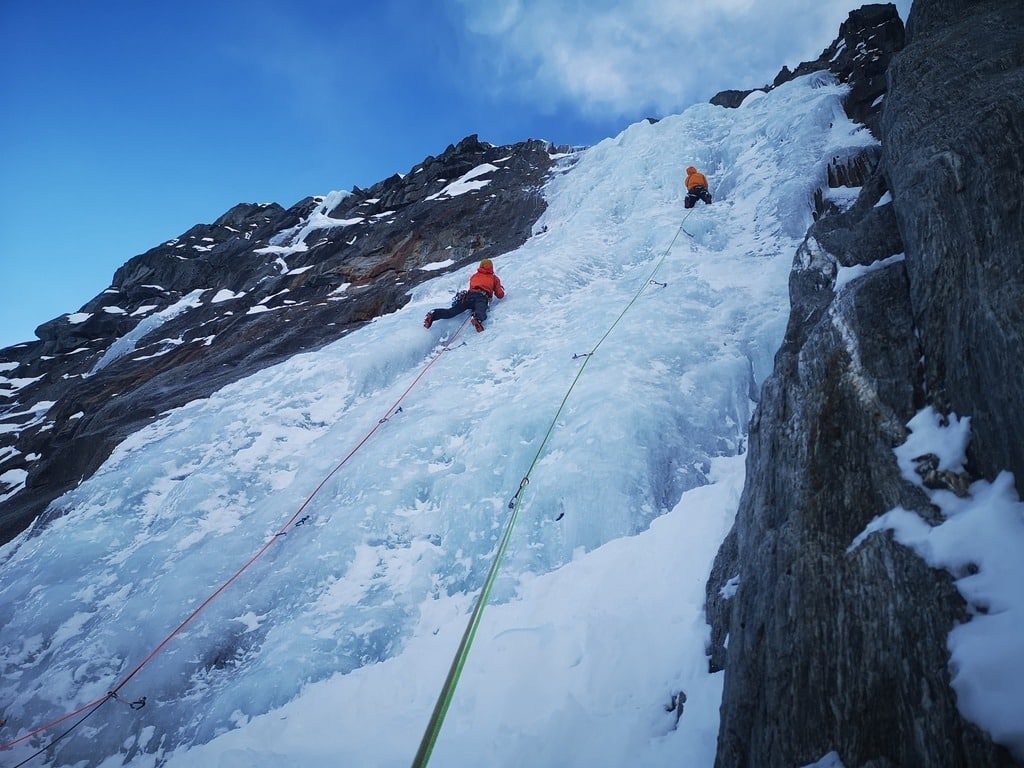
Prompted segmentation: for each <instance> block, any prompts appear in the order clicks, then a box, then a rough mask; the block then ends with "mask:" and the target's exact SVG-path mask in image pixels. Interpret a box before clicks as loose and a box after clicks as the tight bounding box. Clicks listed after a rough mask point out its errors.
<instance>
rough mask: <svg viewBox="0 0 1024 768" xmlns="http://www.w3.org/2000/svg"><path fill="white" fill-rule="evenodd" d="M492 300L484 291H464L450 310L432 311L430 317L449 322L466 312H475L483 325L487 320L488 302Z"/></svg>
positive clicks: (475, 315) (456, 298)
mask: <svg viewBox="0 0 1024 768" xmlns="http://www.w3.org/2000/svg"><path fill="white" fill-rule="evenodd" d="M489 301H490V299H489V298H488V297H487V294H486V293H484V292H483V291H463V292H462V293H460V294H458V295H457V296H456V297H455V301H453V302H452V306H451V308H449V309H432V310H430V315H431V317H433V318H434V319H435V320H447V319H448V318H449V317H456V316H457V315H461V314H462V313H463V312H465V311H466V310H472V311H473V317H475V318H476V319H477V320H479V321H480V322H481V323H482V322H483V321H484V320H486V319H487V302H489Z"/></svg>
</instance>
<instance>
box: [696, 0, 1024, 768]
mask: <svg viewBox="0 0 1024 768" xmlns="http://www.w3.org/2000/svg"><path fill="white" fill-rule="evenodd" d="M851 18H852V17H851ZM908 32H909V34H908V41H909V44H908V47H907V48H906V50H905V51H903V52H902V53H901V54H899V55H898V56H897V57H896V58H895V59H894V62H893V64H892V69H891V73H890V78H889V81H890V89H891V90H890V92H889V95H888V96H887V98H886V100H885V108H884V114H883V116H882V119H881V122H880V123H879V126H880V130H881V135H882V150H881V152H874V153H868V154H866V155H865V157H864V158H863V159H862V163H863V166H864V167H862V168H861V169H860V170H859V171H858V174H859V175H860V176H862V177H866V178H865V180H864V184H863V188H862V190H861V193H860V195H859V198H858V200H857V202H856V204H855V205H854V206H853V207H852V208H851V209H849V210H848V211H845V212H836V211H835V210H823V211H822V213H823V215H822V216H821V217H820V218H819V219H818V220H817V221H816V223H815V224H814V225H813V226H812V227H811V229H810V231H809V232H808V235H807V238H806V240H805V242H804V244H803V245H802V246H801V248H800V250H799V252H798V253H797V256H796V259H795V261H794V267H793V271H792V275H791V280H790V293H791V303H792V309H791V315H790V322H789V325H788V328H787V331H786V336H785V341H784V343H783V345H782V347H781V349H780V350H779V352H778V355H777V357H776V361H775V370H774V372H773V374H772V376H771V377H770V378H769V380H768V381H767V382H766V383H765V386H764V390H763V393H762V399H761V403H760V404H759V406H758V409H757V411H756V414H755V416H754V419H753V421H752V424H751V429H750V450H749V454H748V459H747V484H746V487H745V489H744V493H743V497H742V499H741V502H740V507H739V510H738V513H737V519H736V523H735V526H734V528H733V530H732V531H731V533H730V534H729V536H728V537H727V539H726V541H725V543H724V544H723V546H722V548H721V550H720V551H719V554H718V557H717V559H716V562H715V566H714V569H713V572H712V576H711V579H710V580H709V583H708V592H707V595H708V602H707V610H708V617H709V621H710V622H711V624H712V647H711V649H710V650H711V657H712V666H713V668H722V667H724V668H725V686H724V693H723V700H722V708H721V713H722V720H721V728H720V732H719V751H718V757H717V762H716V765H718V766H722V767H723V768H724V767H726V766H729V767H730V768H731V767H733V766H751V767H752V766H758V767H761V766H797V765H806V764H809V763H812V762H814V761H816V760H818V759H819V758H821V757H822V756H824V755H825V754H827V753H829V752H831V751H833V750H834V751H836V752H837V753H838V754H839V756H840V758H841V759H842V761H843V763H844V765H846V766H847V768H867V767H869V766H870V767H871V768H883V767H890V766H891V767H892V768H895V767H896V766H907V765H921V766H963V767H964V768H966V767H967V766H1009V765H1017V764H1018V763H1017V762H1015V761H1014V758H1013V757H1012V756H1011V755H1010V753H1009V752H1008V751H1007V750H1006V749H1005V748H1003V747H1001V746H999V745H996V744H993V743H992V742H991V740H990V739H989V738H988V735H987V734H986V733H984V732H983V731H982V730H981V729H980V728H978V727H977V726H976V725H975V724H972V723H970V722H967V721H966V720H965V719H964V718H963V717H962V716H961V714H960V712H959V711H958V709H957V707H956V697H955V694H954V692H953V690H952V688H951V687H950V671H949V669H948V662H949V651H948V648H947V637H948V634H949V632H950V630H951V629H952V628H953V627H954V626H955V624H956V623H958V622H962V621H965V620H967V619H968V612H967V607H966V605H965V603H964V600H963V598H962V597H961V596H960V594H959V593H958V592H957V590H956V589H955V588H954V586H953V583H952V578H951V577H950V575H949V574H947V573H945V572H942V571H936V570H933V569H931V568H929V567H928V566H927V565H926V564H925V563H924V562H923V561H922V560H921V559H919V558H918V557H917V555H915V554H914V553H912V552H911V551H909V550H907V549H905V548H904V547H902V546H901V545H899V544H897V543H895V542H894V541H893V539H892V538H891V536H889V535H876V536H872V537H869V538H868V539H867V540H866V541H865V542H864V544H862V545H861V546H860V547H858V548H856V549H855V550H852V551H850V550H849V546H850V544H851V542H852V541H853V539H854V538H855V537H856V536H857V535H858V533H860V532H861V531H862V530H863V529H864V527H865V525H866V524H867V523H868V522H869V521H870V520H872V519H873V518H874V517H876V516H877V515H879V514H881V513H883V512H885V511H887V510H889V509H891V508H893V507H895V506H897V505H901V506H903V507H904V508H906V509H909V510H915V511H916V512H917V513H918V514H920V515H921V516H922V517H924V518H925V519H928V520H932V521H933V522H937V520H936V516H937V511H935V510H934V509H933V508H932V507H931V506H930V504H929V502H928V499H927V498H926V497H925V496H924V495H923V493H922V492H921V491H920V489H919V488H918V487H917V486H914V485H912V484H910V483H908V482H907V481H906V480H905V479H904V478H903V477H902V476H901V474H900V472H899V470H898V469H897V466H896V463H895V459H894V456H893V453H892V449H893V447H895V446H896V445H898V444H900V443H901V442H902V441H903V440H904V438H905V436H906V430H905V427H904V425H905V423H906V422H907V421H908V420H909V419H910V417H911V416H912V415H913V414H914V413H915V412H916V411H917V410H919V409H920V408H921V407H922V406H923V405H925V404H936V405H939V406H941V405H943V404H952V406H953V408H954V409H955V410H957V411H958V412H959V413H961V414H967V415H971V416H972V418H973V422H972V426H973V427H974V439H973V441H972V445H973V449H972V455H971V459H972V461H971V467H970V468H971V469H972V470H973V471H974V472H976V473H979V474H984V475H988V476H989V477H991V476H992V475H994V474H995V472H996V471H997V470H999V469H1003V468H1011V469H1014V470H1015V471H1016V472H1017V473H1018V475H1017V477H1018V485H1019V478H1021V477H1022V474H1021V470H1022V467H1021V465H1020V463H1019V462H1020V458H1021V457H1020V453H1019V451H1020V450H1021V448H1020V446H1021V443H1020V441H1019V439H1018V438H1017V436H1018V435H1019V434H1020V432H1021V426H1020V424H1019V421H1020V419H1021V418H1022V417H1021V414H1022V413H1024V402H1022V401H1024V389H1022V388H1021V387H1020V386H1019V376H1017V375H1014V374H1013V372H1012V371H1011V370H1010V368H1013V369H1015V370H1016V369H1019V367H1020V366H1019V360H1020V357H1021V352H1022V351H1024V350H1022V348H1021V333H1022V332H1024V323H1022V319H1021V306H1022V301H1024V291H1022V290H1021V285H1022V283H1021V276H1022V269H1024V265H1022V257H1021V243H1022V242H1024V239H1022V233H1021V226H1022V224H1024V221H1022V217H1021V215H1020V210H1021V193H1022V185H1024V174H1022V173H1021V160H1020V158H1021V156H1022V152H1024V132H1022V126H1024V122H1022V121H1024V101H1022V95H1024V88H1022V87H1021V84H1022V83H1021V77H1022V73H1024V69H1022V64H1024V61H1022V52H1024V48H1022V47H1021V44H1020V41H1021V40H1024V6H1021V4H1020V3H1019V2H1016V0H999V1H996V0H991V1H989V2H975V3H967V2H951V1H950V0H931V1H929V0H918V2H916V3H915V5H914V8H913V11H912V13H911V16H910V19H909V20H908ZM965 51H969V53H967V54H966V55H965ZM874 77H875V75H874V74H872V75H871V78H874ZM867 92H868V93H870V92H871V91H870V90H869V91H867ZM848 108H849V107H848ZM852 114H855V113H852ZM887 190H888V193H889V195H890V196H891V202H882V201H883V200H889V199H890V198H888V197H884V195H885V193H886V192H887ZM901 252H903V253H905V259H903V260H900V259H899V258H898V257H896V258H893V257H894V256H896V255H897V254H899V253H901ZM886 257H889V258H888V260H887V261H886V264H885V266H884V267H881V268H878V269H875V270H874V271H869V272H868V273H867V274H865V275H863V276H861V277H859V278H858V279H855V280H853V281H852V282H849V283H847V284H845V285H843V286H842V287H840V288H839V289H838V290H836V278H837V273H838V272H839V268H840V267H842V266H852V265H866V264H874V263H876V262H878V261H879V260H882V259H886ZM727 584H728V585H729V588H728V589H725V587H726V585H727Z"/></svg>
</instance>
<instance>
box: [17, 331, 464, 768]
mask: <svg viewBox="0 0 1024 768" xmlns="http://www.w3.org/2000/svg"><path fill="white" fill-rule="evenodd" d="M468 322H469V318H467V319H466V320H464V321H463V322H462V325H460V326H459V328H458V330H456V331H455V333H454V334H453V335H452V336H451V338H449V339H448V340H447V341H446V342H445V343H444V346H443V347H442V348H441V350H440V351H439V352H438V353H437V354H435V355H434V356H433V357H431V358H430V360H429V361H428V362H427V364H426V365H424V366H423V368H421V369H420V372H419V373H418V374H417V375H416V378H414V379H413V380H412V383H411V384H409V386H408V387H406V389H405V391H404V392H402V394H401V395H400V396H399V398H398V399H397V400H395V402H394V403H392V404H391V406H390V407H389V408H388V409H387V410H386V411H385V412H384V416H383V417H382V418H380V419H379V420H378V421H377V423H376V424H375V425H374V427H373V428H372V429H371V430H370V431H369V432H367V433H366V434H365V435H364V436H363V437H362V439H361V440H359V442H358V443H356V445H355V447H354V448H352V450H350V451H349V452H348V453H347V454H346V455H345V457H344V458H343V459H342V460H341V461H339V462H338V463H337V464H336V465H335V467H334V469H332V470H331V471H330V472H329V473H328V474H327V475H326V476H325V477H324V479H323V480H321V481H320V484H319V485H317V486H316V488H314V489H313V492H312V493H310V494H309V496H307V497H306V500H305V501H303V502H302V504H301V505H300V506H299V508H298V509H297V510H295V513H294V514H293V515H292V516H291V517H290V518H288V520H287V522H285V524H284V525H282V526H281V527H280V528H279V529H278V531H277V532H276V533H274V534H273V535H272V536H270V537H269V538H268V539H267V541H266V542H265V543H264V544H263V546H262V547H260V549H259V550H257V552H256V554H254V555H253V556H252V557H251V558H249V560H247V561H246V562H245V564H243V565H242V566H241V567H240V568H239V569H238V570H237V571H235V572H234V574H232V576H231V578H229V579H228V580H227V581H225V582H224V583H223V584H221V585H220V586H219V587H217V589H216V590H214V591H213V592H212V593H211V594H210V595H209V596H208V597H207V598H206V599H205V600H203V602H202V603H200V604H199V606H198V607H196V608H195V609H194V610H193V611H192V612H191V613H190V614H188V616H186V617H185V619H184V620H183V621H182V622H181V623H180V624H178V626H177V627H175V628H174V629H173V630H172V631H171V632H170V634H168V635H167V636H166V637H165V638H164V639H163V640H161V641H160V643H159V644H158V645H157V646H156V647H155V648H153V650H152V651H150V652H149V654H148V655H147V656H146V657H145V658H144V659H143V660H142V661H140V662H139V663H138V664H137V665H135V667H134V668H133V669H132V670H131V672H129V673H128V674H127V675H125V676H124V677H122V678H121V679H120V680H119V681H118V683H117V685H115V686H114V687H113V688H111V689H110V690H109V691H108V692H107V693H106V694H105V695H103V696H101V697H99V698H98V699H94V700H93V701H90V702H89V703H88V704H83V705H82V706H80V707H78V708H77V709H75V710H73V711H71V712H68V713H67V714H64V715H62V716H61V717H58V718H56V719H55V720H51V721H50V722H48V723H45V724H44V725H41V726H38V727H36V728H33V729H32V730H30V731H29V732H28V733H26V734H24V735H22V736H19V737H18V738H16V739H13V740H12V741H8V742H5V743H2V744H0V752H3V751H5V750H8V749H10V748H11V747H14V746H16V745H17V744H21V743H22V742H25V741H27V740H28V739H31V738H32V737H33V736H36V735H38V734H40V733H43V732H45V731H48V730H50V729H52V728H55V727H56V726H58V725H60V724H61V723H63V722H66V721H68V720H70V719H71V718H73V717H75V716H77V715H80V714H82V713H83V712H85V713H86V714H85V715H84V716H83V717H82V718H81V719H80V720H78V721H77V722H76V723H75V724H74V725H72V726H71V727H70V728H68V729H67V730H66V731H64V732H63V733H61V734H60V735H59V736H57V737H56V738H54V739H53V740H52V741H51V742H50V743H49V744H47V745H46V746H44V747H42V748H41V749H40V750H39V751H38V752H35V753H34V754H32V755H30V756H29V757H28V758H26V759H25V760H23V761H22V762H20V763H18V765H19V766H22V765H25V764H26V763H27V762H28V761H30V760H32V758H34V757H36V756H37V755H41V754H42V753H43V752H45V751H47V750H48V749H50V748H51V747H52V746H54V745H55V744H57V742H59V741H60V740H61V739H63V738H64V737H66V736H67V735H68V734H70V733H71V732H72V731H74V730H75V729H76V728H77V727H78V726H79V725H81V724H82V723H83V722H84V721H85V720H86V718H88V717H91V716H92V715H93V714H94V713H95V712H96V711H97V710H98V709H99V708H100V707H102V706H103V705H104V704H106V703H107V702H108V701H110V700H111V699H116V700H118V701H124V700H122V699H120V698H119V697H118V692H119V691H120V690H121V689H122V688H124V686H125V685H127V684H128V682H129V681H130V680H131V679H132V678H134V677H135V676H136V675H137V674H138V673H139V672H140V671H142V669H143V667H145V666H146V665H147V664H149V662H151V661H152V660H153V659H154V658H156V656H157V654H159V653H160V652H161V651H162V650H163V649H164V648H166V647H167V645H168V644H169V643H170V642H171V641H172V640H173V639H174V638H175V637H177V636H178V635H179V634H181V632H182V631H183V630H184V629H185V627H187V626H188V625H189V624H191V623H192V621H193V620H194V619H195V618H196V617H197V616H198V615H199V614H200V613H202V611H203V610H204V609H205V608H206V607H207V606H208V605H209V604H210V603H212V602H213V601H214V600H215V599H217V598H218V597H219V596H220V595H221V594H222V593H223V592H224V591H225V590H226V589H227V588H228V587H230V586H231V585H232V584H233V583H234V582H235V581H237V580H238V578H239V577H240V576H241V575H242V574H243V573H245V571H247V570H248V569H249V568H250V567H251V566H252V565H253V563H255V562H256V561H257V560H259V559H260V558H261V557H262V556H263V554H264V553H265V552H266V551H267V550H268V549H270V547H271V546H272V545H273V544H274V542H276V541H279V540H280V539H283V538H284V537H285V536H286V535H287V534H288V531H289V529H295V528H297V527H299V526H300V525H303V524H305V523H306V522H308V521H309V518H310V516H309V515H308V514H307V515H305V516H304V517H302V518H301V519H300V516H301V515H302V513H303V511H304V510H305V509H306V507H307V506H309V503H310V502H311V501H312V500H313V498H314V497H315V496H316V495H317V494H318V493H319V492H320V490H321V489H322V488H323V487H324V486H325V485H326V484H327V481H328V480H330V479H331V478H332V477H334V475H335V474H336V473H337V472H338V471H339V470H340V469H341V468H342V467H343V466H345V464H347V463H348V461H349V459H351V458H352V457H353V456H355V454H356V452H357V451H358V450H359V449H360V448H362V447H363V445H365V444H366V442H367V441H368V440H369V439H370V438H371V437H373V435H374V434H375V433H376V432H377V430H379V429H380V428H381V427H382V426H383V425H384V424H386V423H387V421H388V420H389V419H390V418H391V417H392V416H394V415H395V414H397V413H401V411H402V407H401V404H402V402H403V401H404V400H405V398H406V396H407V395H408V394H409V393H410V392H411V391H412V390H413V388H414V387H415V386H416V385H417V384H419V382H420V380H421V379H422V378H423V377H424V376H425V375H426V374H427V371H429V370H430V368H431V367H432V366H433V365H434V363H436V362H437V361H438V360H440V359H441V358H442V357H443V356H444V353H445V352H448V351H449V350H450V349H451V348H452V343H453V342H454V341H455V339H457V338H458V336H459V334H460V333H462V331H463V329H464V328H465V327H466V325H467V324H468ZM124 703H127V704H128V705H129V706H130V707H131V709H142V707H144V706H145V704H146V697H145V696H143V697H142V698H140V699H137V700H136V701H134V702H127V701H124Z"/></svg>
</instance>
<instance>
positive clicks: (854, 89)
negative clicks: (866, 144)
mask: <svg viewBox="0 0 1024 768" xmlns="http://www.w3.org/2000/svg"><path fill="white" fill-rule="evenodd" d="M903 43H904V29H903V22H902V21H900V17H899V14H898V13H897V12H896V6H895V5H893V4H892V3H885V4H876V5H865V6H863V7H861V8H859V9H857V10H855V11H851V12H850V16H849V18H848V19H847V20H846V21H845V22H843V24H842V26H840V28H839V36H838V37H837V38H836V39H835V40H834V41H833V42H832V44H831V45H830V46H829V47H828V48H826V49H825V50H824V51H822V52H821V56H819V57H818V58H817V59H815V60H814V61H805V62H803V63H802V64H800V65H799V66H797V68H796V69H793V70H790V69H789V67H783V68H782V69H781V70H780V71H779V74H777V75H776V76H775V79H774V80H773V81H772V83H771V84H770V85H765V86H764V87H763V88H753V89H751V90H749V91H735V90H730V91H721V92H719V93H717V94H715V95H714V96H713V97H711V103H712V104H716V105H718V106H722V107H730V108H734V107H738V106H739V105H740V104H742V103H743V99H745V98H746V97H747V96H749V95H750V94H751V93H753V92H754V91H770V90H771V89H772V88H777V87H778V86H780V85H782V84H783V83H787V82H789V81H790V80H792V79H793V78H795V77H801V76H803V75H809V74H810V73H812V72H821V71H823V70H828V71H829V72H831V73H832V74H834V75H835V76H836V78H837V79H838V80H839V82H841V83H847V84H849V86H850V93H849V94H848V95H847V97H846V99H845V100H844V102H843V104H844V106H845V108H846V113H847V114H848V115H849V116H850V119H851V120H856V121H857V122H859V123H864V124H865V125H867V126H868V128H870V129H871V131H872V132H873V133H875V134H876V135H877V129H878V118H879V115H880V113H881V103H882V100H883V98H884V96H885V72H886V69H887V68H888V66H889V62H890V61H891V60H892V57H893V55H894V54H895V53H896V52H898V51H900V50H901V49H902V48H903Z"/></svg>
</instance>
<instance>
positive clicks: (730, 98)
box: [710, 88, 758, 109]
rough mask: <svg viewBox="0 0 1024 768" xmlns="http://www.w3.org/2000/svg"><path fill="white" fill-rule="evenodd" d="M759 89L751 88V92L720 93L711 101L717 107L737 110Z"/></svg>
mask: <svg viewBox="0 0 1024 768" xmlns="http://www.w3.org/2000/svg"><path fill="white" fill-rule="evenodd" d="M756 90H758V89H756V88H751V89H750V90H749V91H719V92H718V93H716V94H715V95H714V96H712V97H711V99H710V101H711V103H712V104H714V105H715V106H716V107H726V108H728V109H736V107H738V106H739V105H740V104H742V103H743V100H744V99H745V98H747V96H749V95H750V94H752V93H753V92H754V91H756Z"/></svg>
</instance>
